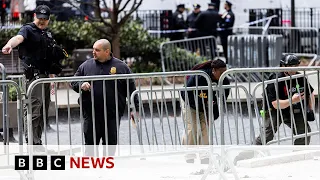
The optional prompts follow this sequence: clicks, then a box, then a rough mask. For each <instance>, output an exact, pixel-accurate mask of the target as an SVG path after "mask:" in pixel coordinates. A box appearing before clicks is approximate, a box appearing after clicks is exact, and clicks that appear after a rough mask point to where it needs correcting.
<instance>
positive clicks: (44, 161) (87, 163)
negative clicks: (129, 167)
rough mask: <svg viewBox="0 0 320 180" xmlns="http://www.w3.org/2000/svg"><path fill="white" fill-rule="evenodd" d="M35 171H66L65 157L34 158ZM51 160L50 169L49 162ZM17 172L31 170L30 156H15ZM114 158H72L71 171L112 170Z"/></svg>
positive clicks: (70, 162) (70, 161)
mask: <svg viewBox="0 0 320 180" xmlns="http://www.w3.org/2000/svg"><path fill="white" fill-rule="evenodd" d="M31 159H32V167H33V168H32V169H33V170H65V169H66V157H65V156H32V158H31ZM49 159H50V168H48V160H49ZM14 161H15V162H14V163H15V165H14V169H15V170H30V156H15V158H14ZM113 167H114V158H113V157H70V160H69V168H70V169H89V168H93V169H112V168H113Z"/></svg>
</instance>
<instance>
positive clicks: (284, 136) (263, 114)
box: [252, 71, 320, 144]
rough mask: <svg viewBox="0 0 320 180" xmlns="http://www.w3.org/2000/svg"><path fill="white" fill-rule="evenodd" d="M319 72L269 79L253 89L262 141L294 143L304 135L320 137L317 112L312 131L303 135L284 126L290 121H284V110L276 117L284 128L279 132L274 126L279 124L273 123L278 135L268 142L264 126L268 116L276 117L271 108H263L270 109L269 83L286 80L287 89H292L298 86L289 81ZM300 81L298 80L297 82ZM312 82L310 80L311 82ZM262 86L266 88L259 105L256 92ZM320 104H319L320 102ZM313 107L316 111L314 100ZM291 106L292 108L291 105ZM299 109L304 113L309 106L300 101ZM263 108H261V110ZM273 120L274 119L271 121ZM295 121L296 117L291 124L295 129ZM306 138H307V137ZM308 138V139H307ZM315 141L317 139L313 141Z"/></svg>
mask: <svg viewBox="0 0 320 180" xmlns="http://www.w3.org/2000/svg"><path fill="white" fill-rule="evenodd" d="M318 74H319V71H316V72H310V73H308V74H305V73H304V74H298V75H293V76H288V77H283V78H278V79H273V80H268V81H264V82H261V83H258V84H257V85H256V86H255V87H254V89H253V93H252V95H253V100H254V106H255V113H256V117H257V120H258V123H259V127H260V128H259V130H260V134H262V136H261V139H262V143H263V144H274V143H278V144H280V143H281V142H284V141H288V140H291V144H294V140H296V139H299V138H303V137H307V136H308V137H311V136H314V135H319V137H320V134H319V123H318V121H317V114H315V121H314V122H309V124H310V125H311V127H312V128H311V131H310V132H306V133H305V134H302V135H299V134H292V133H291V132H292V130H291V132H290V133H288V132H287V131H288V129H287V128H286V127H285V126H284V124H286V123H288V122H285V121H284V116H283V111H279V117H276V118H278V119H277V120H276V122H277V123H278V122H279V123H280V124H282V125H283V130H281V129H282V128H281V129H280V127H279V128H277V129H278V131H277V132H274V129H275V128H274V127H275V126H279V125H277V124H273V123H271V125H272V128H273V134H275V135H276V136H275V137H276V139H275V140H269V142H266V137H265V136H266V132H265V129H264V127H266V124H265V122H266V118H267V117H269V119H271V120H272V118H275V117H272V115H271V112H270V110H266V111H263V109H270V108H271V107H270V106H271V105H270V102H269V101H268V98H267V95H266V94H267V92H266V86H268V85H271V84H273V85H275V83H277V82H284V83H285V87H286V89H292V88H296V87H290V84H288V81H289V82H290V81H291V83H292V81H298V78H303V77H306V78H307V79H310V78H309V77H310V76H312V75H318ZM296 83H298V82H296ZM309 83H310V82H309ZM309 83H308V85H307V86H308V90H309V92H308V94H311V89H310V86H311V85H310V84H309ZM261 86H264V88H262V90H263V91H262V100H261V101H260V102H262V106H258V100H257V98H256V97H257V96H256V92H257V89H258V88H261ZM316 88H317V87H316ZM300 101H301V102H302V100H301V99H300ZM318 106H319V104H318ZM312 107H313V109H314V111H315V107H316V104H315V102H313V101H312ZM290 108H292V107H291V106H290ZM296 108H297V107H296ZM298 108H299V109H301V111H302V113H303V112H306V109H308V108H307V107H305V105H304V104H301V103H300V107H298ZM260 109H261V110H260ZM291 114H295V113H294V112H291ZM302 115H303V118H304V120H305V119H306V114H304V113H303V114H302ZM271 122H272V121H271ZM294 122H295V119H294V117H293V118H292V119H291V122H290V123H291V124H292V127H290V128H294V129H297V127H296V124H295V123H294ZM304 123H306V121H305V122H304ZM305 139H306V138H305ZM306 140H307V139H306ZM313 142H315V141H313ZM318 144H320V140H319V141H318Z"/></svg>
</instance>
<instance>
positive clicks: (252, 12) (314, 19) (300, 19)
mask: <svg viewBox="0 0 320 180" xmlns="http://www.w3.org/2000/svg"><path fill="white" fill-rule="evenodd" d="M319 12H320V11H319V8H295V25H296V26H297V27H315V28H319V27H320V24H319V22H320V21H319ZM270 15H277V16H278V18H276V19H274V20H273V21H272V22H271V26H287V25H289V26H290V25H291V10H287V9H279V8H276V9H249V20H250V22H251V21H254V20H257V19H261V18H264V17H268V16H270ZM261 24H262V23H261ZM261 24H258V25H257V26H261Z"/></svg>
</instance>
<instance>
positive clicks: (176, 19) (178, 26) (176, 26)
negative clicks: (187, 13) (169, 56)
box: [171, 4, 187, 40]
mask: <svg viewBox="0 0 320 180" xmlns="http://www.w3.org/2000/svg"><path fill="white" fill-rule="evenodd" d="M184 10H185V6H184V4H179V5H178V6H177V10H176V12H174V13H173V15H172V30H183V29H187V24H186V22H185V20H184V18H183V12H184ZM180 39H184V33H183V32H175V33H172V34H171V40H180Z"/></svg>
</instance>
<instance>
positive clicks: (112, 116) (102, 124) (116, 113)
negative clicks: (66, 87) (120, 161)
mask: <svg viewBox="0 0 320 180" xmlns="http://www.w3.org/2000/svg"><path fill="white" fill-rule="evenodd" d="M93 56H94V58H92V59H89V60H87V61H85V62H84V63H82V64H81V65H80V66H79V68H78V70H77V72H76V73H75V76H94V75H113V74H131V70H130V69H129V67H128V66H127V65H126V64H125V63H124V62H122V61H121V60H119V59H117V58H115V57H113V56H112V53H111V44H110V42H109V41H108V40H106V39H100V40H98V41H96V42H95V43H94V45H93ZM128 82H129V94H127V81H126V80H118V81H117V88H115V81H111V80H110V81H105V88H104V87H103V82H102V81H94V82H93V83H92V84H91V83H90V82H72V83H71V85H72V88H73V89H74V91H76V92H78V93H79V89H80V88H81V90H82V108H83V117H84V119H85V120H84V125H83V126H84V127H83V129H84V138H85V145H86V151H85V153H86V155H89V156H93V155H94V146H92V145H99V144H100V140H102V145H109V146H108V149H109V150H108V152H109V155H114V153H115V147H114V146H115V145H117V143H118V127H119V126H120V119H121V117H122V116H123V114H124V110H125V107H126V98H129V99H130V96H131V94H132V92H133V91H135V90H136V87H135V82H134V80H133V79H130V80H129V81H128ZM91 88H92V91H93V94H94V98H93V100H94V103H92V99H91ZM116 89H117V95H118V97H117V98H116V97H115V96H116V95H115V93H116V92H115V91H116ZM104 90H105V91H104ZM104 95H105V96H106V101H104ZM134 100H135V107H136V109H139V101H138V96H135V98H134ZM116 101H117V102H116ZM104 103H106V104H104ZM92 106H94V112H93V111H92ZM131 115H132V116H134V114H131ZM93 117H95V121H94V124H95V127H94V125H93ZM105 117H106V119H105ZM117 117H119V119H117ZM106 127H107V129H106ZM93 129H95V134H94V131H93ZM106 137H107V138H106ZM94 140H95V141H94ZM103 150H104V152H103V153H106V152H105V150H106V149H103Z"/></svg>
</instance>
